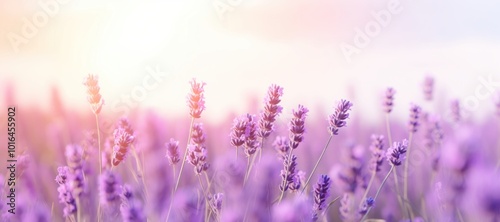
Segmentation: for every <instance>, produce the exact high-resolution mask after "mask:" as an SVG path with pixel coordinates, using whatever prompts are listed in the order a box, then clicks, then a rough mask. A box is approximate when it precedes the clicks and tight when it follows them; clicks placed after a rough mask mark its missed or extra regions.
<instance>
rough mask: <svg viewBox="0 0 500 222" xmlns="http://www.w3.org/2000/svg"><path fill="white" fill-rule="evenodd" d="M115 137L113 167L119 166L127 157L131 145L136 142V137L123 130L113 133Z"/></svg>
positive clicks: (116, 130) (119, 129)
mask: <svg viewBox="0 0 500 222" xmlns="http://www.w3.org/2000/svg"><path fill="white" fill-rule="evenodd" d="M113 135H114V137H115V144H114V147H113V159H112V164H113V166H118V164H120V163H121V162H122V161H123V160H124V159H125V157H126V155H127V153H128V150H129V149H130V145H131V144H132V142H133V141H134V136H132V135H130V134H128V133H127V131H126V130H125V129H123V128H118V129H115V131H114V133H113Z"/></svg>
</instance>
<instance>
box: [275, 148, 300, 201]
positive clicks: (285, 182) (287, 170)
mask: <svg viewBox="0 0 500 222" xmlns="http://www.w3.org/2000/svg"><path fill="white" fill-rule="evenodd" d="M296 168H297V157H296V156H295V155H294V154H292V155H287V156H286V158H285V159H284V160H283V170H281V173H280V175H281V184H280V186H279V188H280V191H281V194H280V198H279V200H278V203H280V202H281V200H282V199H283V196H284V194H285V191H287V190H288V189H289V188H290V185H291V184H294V179H295V178H296V175H297V171H296Z"/></svg>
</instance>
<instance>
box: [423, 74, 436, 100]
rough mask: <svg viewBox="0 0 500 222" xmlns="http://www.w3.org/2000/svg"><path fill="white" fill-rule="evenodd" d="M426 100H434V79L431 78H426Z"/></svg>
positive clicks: (424, 84) (424, 86)
mask: <svg viewBox="0 0 500 222" xmlns="http://www.w3.org/2000/svg"><path fill="white" fill-rule="evenodd" d="M423 91H424V98H425V100H427V101H431V100H432V97H433V96H432V94H433V91H434V78H432V77H431V76H426V77H425V79H424V83H423Z"/></svg>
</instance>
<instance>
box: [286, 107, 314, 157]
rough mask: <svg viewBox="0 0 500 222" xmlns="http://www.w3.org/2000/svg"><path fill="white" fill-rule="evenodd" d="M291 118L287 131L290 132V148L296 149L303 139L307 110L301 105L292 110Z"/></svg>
mask: <svg viewBox="0 0 500 222" xmlns="http://www.w3.org/2000/svg"><path fill="white" fill-rule="evenodd" d="M292 112H293V118H292V120H290V124H289V127H288V128H289V130H290V147H292V149H296V148H297V147H298V146H299V143H300V142H302V140H303V139H304V133H305V131H306V128H305V120H306V116H307V112H309V110H308V109H307V108H305V107H304V106H302V105H299V107H298V108H297V110H293V111H292Z"/></svg>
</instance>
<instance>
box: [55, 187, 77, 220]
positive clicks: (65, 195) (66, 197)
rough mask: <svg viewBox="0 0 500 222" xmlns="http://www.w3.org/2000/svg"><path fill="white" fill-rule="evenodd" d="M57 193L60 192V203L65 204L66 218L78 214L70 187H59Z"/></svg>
mask: <svg viewBox="0 0 500 222" xmlns="http://www.w3.org/2000/svg"><path fill="white" fill-rule="evenodd" d="M57 192H59V203H63V204H64V210H63V212H64V217H69V216H70V215H71V214H74V213H76V211H77V208H76V200H75V198H74V197H73V192H72V190H71V188H70V187H69V185H68V184H67V183H65V184H61V185H59V187H58V188H57Z"/></svg>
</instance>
